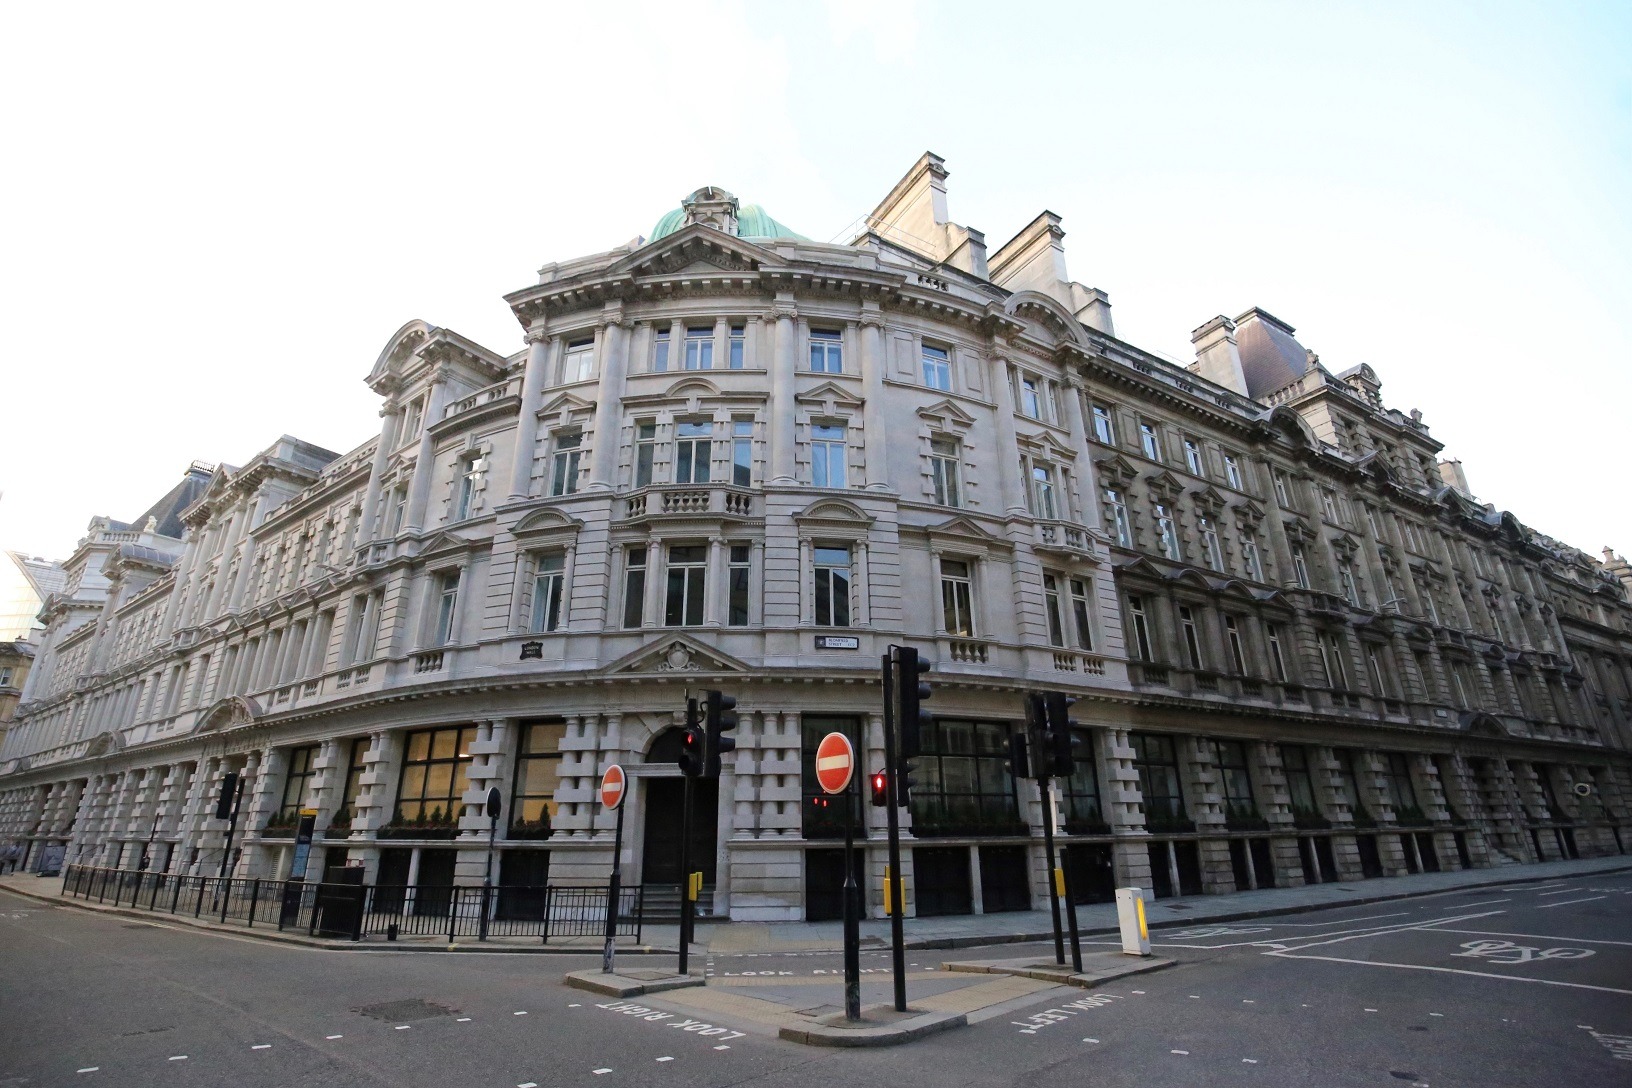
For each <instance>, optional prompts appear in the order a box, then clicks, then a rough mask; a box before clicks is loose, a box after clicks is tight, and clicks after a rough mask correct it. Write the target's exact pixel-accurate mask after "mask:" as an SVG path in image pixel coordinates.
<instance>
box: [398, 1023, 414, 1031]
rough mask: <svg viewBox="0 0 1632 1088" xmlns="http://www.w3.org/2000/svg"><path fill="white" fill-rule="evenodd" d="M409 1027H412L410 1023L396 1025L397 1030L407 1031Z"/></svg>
mask: <svg viewBox="0 0 1632 1088" xmlns="http://www.w3.org/2000/svg"><path fill="white" fill-rule="evenodd" d="M411 1027H413V1025H412V1024H398V1025H397V1030H398V1031H407V1030H408V1029H409V1028H411Z"/></svg>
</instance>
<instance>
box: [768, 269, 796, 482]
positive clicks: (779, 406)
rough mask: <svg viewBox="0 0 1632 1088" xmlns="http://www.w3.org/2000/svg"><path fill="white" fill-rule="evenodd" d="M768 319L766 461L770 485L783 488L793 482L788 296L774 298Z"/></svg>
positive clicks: (791, 344)
mask: <svg viewBox="0 0 1632 1088" xmlns="http://www.w3.org/2000/svg"><path fill="white" fill-rule="evenodd" d="M772 315H773V316H774V317H775V318H776V351H775V353H774V355H773V357H772V359H771V403H770V413H771V416H770V421H769V422H770V426H769V427H768V428H767V436H766V438H767V441H768V442H769V444H770V447H771V448H770V450H769V457H768V458H767V460H768V461H769V462H770V469H771V480H770V482H771V483H772V484H773V485H783V486H785V485H788V484H792V483H795V482H796V481H795V479H794V456H793V453H794V421H795V414H794V413H795V408H796V405H795V404H794V381H793V372H794V367H795V363H796V358H795V352H796V351H797V347H798V346H797V344H796V343H795V342H794V319H795V318H796V317H798V316H799V311H798V310H797V309H795V308H794V304H793V295H792V293H791V292H786V291H784V292H780V293H779V294H778V295H777V300H776V304H775V306H774V308H773V309H772Z"/></svg>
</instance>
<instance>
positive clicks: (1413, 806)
mask: <svg viewBox="0 0 1632 1088" xmlns="http://www.w3.org/2000/svg"><path fill="white" fill-rule="evenodd" d="M1382 755H1383V783H1384V786H1385V789H1386V790H1387V794H1386V796H1387V797H1388V803H1389V805H1390V806H1392V807H1393V809H1394V814H1395V815H1396V816H1399V815H1405V816H1416V815H1418V814H1419V812H1420V809H1419V807H1418V805H1417V790H1416V787H1415V786H1413V785H1412V784H1411V761H1410V760H1408V759H1407V758H1406V757H1405V756H1404V755H1402V754H1401V753H1399V752H1384V753H1383V754H1382ZM1543 781H1544V782H1545V779H1544V780H1543Z"/></svg>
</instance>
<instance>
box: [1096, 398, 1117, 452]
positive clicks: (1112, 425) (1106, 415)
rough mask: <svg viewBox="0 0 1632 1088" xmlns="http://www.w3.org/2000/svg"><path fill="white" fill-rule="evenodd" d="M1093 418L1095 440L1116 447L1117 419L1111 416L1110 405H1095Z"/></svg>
mask: <svg viewBox="0 0 1632 1088" xmlns="http://www.w3.org/2000/svg"><path fill="white" fill-rule="evenodd" d="M1093 416H1094V439H1095V440H1096V441H1098V442H1099V443H1100V444H1102V445H1106V446H1114V445H1116V418H1115V417H1114V416H1112V415H1111V406H1110V405H1108V404H1095V405H1094V406H1093Z"/></svg>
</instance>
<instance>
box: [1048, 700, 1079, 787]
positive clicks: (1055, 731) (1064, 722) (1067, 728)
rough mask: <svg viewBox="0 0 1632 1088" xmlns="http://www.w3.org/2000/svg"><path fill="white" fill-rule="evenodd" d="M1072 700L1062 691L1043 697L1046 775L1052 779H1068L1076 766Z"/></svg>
mask: <svg viewBox="0 0 1632 1088" xmlns="http://www.w3.org/2000/svg"><path fill="white" fill-rule="evenodd" d="M1071 702H1072V700H1071V699H1069V698H1068V697H1067V696H1066V694H1065V692H1063V691H1051V692H1049V693H1048V694H1047V695H1045V696H1044V697H1043V709H1044V713H1045V720H1046V722H1047V737H1048V773H1049V774H1050V775H1051V776H1052V777H1054V778H1070V777H1071V772H1072V770H1073V769H1074V768H1075V766H1076V758H1075V753H1074V752H1073V751H1072V749H1073V746H1074V743H1075V741H1076V737H1075V736H1074V735H1073V734H1072V732H1071V714H1070V707H1071Z"/></svg>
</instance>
